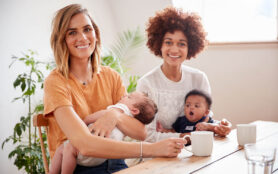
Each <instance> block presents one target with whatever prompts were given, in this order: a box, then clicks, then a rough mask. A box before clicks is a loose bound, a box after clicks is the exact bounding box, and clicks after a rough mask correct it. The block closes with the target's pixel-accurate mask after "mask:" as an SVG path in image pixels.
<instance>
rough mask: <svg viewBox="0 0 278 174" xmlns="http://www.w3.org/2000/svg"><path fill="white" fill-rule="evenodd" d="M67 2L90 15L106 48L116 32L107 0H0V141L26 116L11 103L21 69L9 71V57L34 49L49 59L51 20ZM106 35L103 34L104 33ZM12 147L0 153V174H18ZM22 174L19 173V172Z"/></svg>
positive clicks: (17, 93) (16, 66)
mask: <svg viewBox="0 0 278 174" xmlns="http://www.w3.org/2000/svg"><path fill="white" fill-rule="evenodd" d="M70 3H81V4H83V5H84V6H85V7H86V8H88V10H89V12H90V13H91V14H92V15H93V17H94V19H95V22H96V23H97V24H98V26H99V27H100V30H101V37H102V43H103V45H109V44H110V43H111V38H114V37H115V35H116V31H117V30H118V29H117V27H116V25H115V23H114V21H113V16H112V14H111V9H110V5H109V2H108V1H107V0H101V1H100V0H75V1H74V0H70V1H69V0H47V1H44V0H1V1H0V26H1V27H0V31H1V40H0V50H1V64H0V75H1V85H0V96H1V97H0V115H1V117H0V132H1V134H0V142H1V143H2V141H3V140H4V139H5V138H6V137H8V136H9V135H11V134H12V132H13V126H14V125H15V123H16V122H18V121H19V118H20V116H22V115H25V114H26V111H27V107H26V106H24V105H22V104H21V102H20V101H18V102H14V103H11V101H12V99H13V98H14V97H17V96H18V95H19V92H18V90H14V88H13V81H14V80H15V78H16V74H18V73H21V72H22V71H23V70H24V68H23V67H22V66H21V65H19V64H16V65H15V66H14V67H12V68H11V69H9V68H8V66H9V64H10V63H11V56H12V55H16V56H21V52H22V51H26V50H27V49H32V50H36V51H37V52H38V53H39V58H41V59H42V60H52V59H53V56H52V51H51V48H50V42H49V39H50V32H51V21H52V18H53V15H54V13H55V11H56V10H58V9H60V8H61V7H64V6H65V5H68V4H70ZM104 33H105V34H104ZM41 99H42V94H41V92H40V93H39V96H38V97H37V98H35V99H34V102H38V101H39V100H41ZM11 149H12V146H11V145H6V146H5V148H4V150H2V149H1V150H0V161H1V163H0V173H19V172H18V171H17V168H16V167H15V166H14V165H13V163H12V161H11V160H8V153H9V152H10V151H11ZM20 173H22V172H20Z"/></svg>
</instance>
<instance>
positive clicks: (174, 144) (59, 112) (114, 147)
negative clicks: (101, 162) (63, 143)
mask: <svg viewBox="0 0 278 174" xmlns="http://www.w3.org/2000/svg"><path fill="white" fill-rule="evenodd" d="M54 117H55V119H56V121H57V123H58V125H59V126H60V128H61V129H62V131H63V132H64V134H65V135H66V137H67V138H68V139H69V140H70V142H71V143H72V145H73V146H74V147H75V148H77V149H78V150H79V151H80V152H81V154H83V155H86V156H92V157H99V158H115V159H117V158H135V157H140V156H141V154H142V155H143V157H175V156H177V155H178V153H179V152H180V151H181V149H182V147H183V144H184V143H185V142H184V140H182V139H167V140H163V141H160V142H157V143H155V144H150V143H145V142H144V143H142V146H141V143H134V142H122V141H115V140H112V139H109V138H103V137H99V136H95V135H92V134H91V133H90V131H89V129H88V128H87V126H86V125H85V123H84V122H83V121H82V120H81V119H80V118H79V117H78V115H77V114H76V113H75V112H74V110H73V108H72V107H71V106H64V107H60V108H58V109H56V110H55V111H54ZM123 121H124V119H123ZM141 147H142V148H141ZM141 149H142V151H141Z"/></svg>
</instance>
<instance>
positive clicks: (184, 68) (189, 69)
mask: <svg viewBox="0 0 278 174" xmlns="http://www.w3.org/2000/svg"><path fill="white" fill-rule="evenodd" d="M182 71H183V72H184V73H186V74H195V75H198V74H199V75H204V74H205V73H204V72H203V71H201V70H199V69H197V68H193V67H190V66H186V65H182Z"/></svg>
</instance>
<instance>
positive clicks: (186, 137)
mask: <svg viewBox="0 0 278 174" xmlns="http://www.w3.org/2000/svg"><path fill="white" fill-rule="evenodd" d="M188 138H189V139H190V141H191V136H190V135H185V136H184V137H183V139H185V140H187V141H188ZM183 148H184V149H185V150H186V151H188V152H191V153H193V152H192V148H190V149H189V147H183Z"/></svg>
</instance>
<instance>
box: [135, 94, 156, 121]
mask: <svg viewBox="0 0 278 174" xmlns="http://www.w3.org/2000/svg"><path fill="white" fill-rule="evenodd" d="M143 94H144V95H145V98H144V101H143V102H140V103H137V104H134V107H136V108H138V109H139V111H140V112H139V114H137V115H135V116H134V118H136V119H137V120H139V121H140V122H142V123H143V124H149V123H150V122H152V121H153V119H154V116H155V114H156V113H157V111H158V109H157V106H156V104H155V102H154V101H153V100H152V99H150V98H149V97H148V95H147V94H146V93H143Z"/></svg>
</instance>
